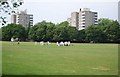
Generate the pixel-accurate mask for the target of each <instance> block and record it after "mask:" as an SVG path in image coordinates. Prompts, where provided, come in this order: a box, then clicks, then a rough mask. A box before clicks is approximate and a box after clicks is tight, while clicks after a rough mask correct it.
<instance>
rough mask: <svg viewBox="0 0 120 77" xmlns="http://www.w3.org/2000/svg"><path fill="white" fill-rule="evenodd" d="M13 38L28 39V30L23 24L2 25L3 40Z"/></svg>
mask: <svg viewBox="0 0 120 77" xmlns="http://www.w3.org/2000/svg"><path fill="white" fill-rule="evenodd" d="M11 38H19V39H20V40H25V39H26V30H25V28H24V27H23V26H22V25H16V24H8V25H7V26H4V27H2V40H5V41H10V39H11Z"/></svg>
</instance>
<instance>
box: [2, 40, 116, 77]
mask: <svg viewBox="0 0 120 77" xmlns="http://www.w3.org/2000/svg"><path fill="white" fill-rule="evenodd" d="M2 48H3V50H2V55H3V57H2V58H3V63H2V68H3V71H2V72H3V74H12V75H14V74H15V75H117V74H118V45H117V44H80V43H79V44H73V46H64V47H62V46H61V47H58V46H56V45H55V44H51V45H49V46H40V45H34V43H33V42H22V43H21V44H20V45H17V43H15V44H14V45H12V44H11V43H10V42H3V47H2Z"/></svg>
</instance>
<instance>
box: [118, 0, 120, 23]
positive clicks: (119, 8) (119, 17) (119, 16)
mask: <svg viewBox="0 0 120 77" xmlns="http://www.w3.org/2000/svg"><path fill="white" fill-rule="evenodd" d="M118 22H119V24H120V1H119V2H118Z"/></svg>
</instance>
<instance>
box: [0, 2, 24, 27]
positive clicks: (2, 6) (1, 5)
mask: <svg viewBox="0 0 120 77" xmlns="http://www.w3.org/2000/svg"><path fill="white" fill-rule="evenodd" d="M22 4H23V0H11V1H10V0H0V21H1V22H2V25H5V24H6V22H7V20H6V18H7V16H5V13H6V14H8V15H11V14H15V13H17V8H18V7H19V6H21V5H22Z"/></svg>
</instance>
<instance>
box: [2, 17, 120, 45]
mask: <svg viewBox="0 0 120 77" xmlns="http://www.w3.org/2000/svg"><path fill="white" fill-rule="evenodd" d="M1 29H2V40H3V41H10V39H11V37H13V38H19V39H20V41H30V40H33V41H51V42H56V41H71V42H85V43H88V42H91V41H92V42H95V43H119V42H120V25H119V23H118V22H117V21H114V20H110V19H104V18H103V19H99V21H98V24H97V25H91V26H89V27H87V28H86V29H84V30H77V29H76V28H75V27H71V26H69V23H68V22H67V21H64V22H61V23H59V24H54V23H52V22H46V21H42V22H39V23H37V24H35V25H34V26H33V27H29V28H27V29H25V28H24V27H23V26H22V25H20V24H8V25H7V26H4V27H2V28H1Z"/></svg>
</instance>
